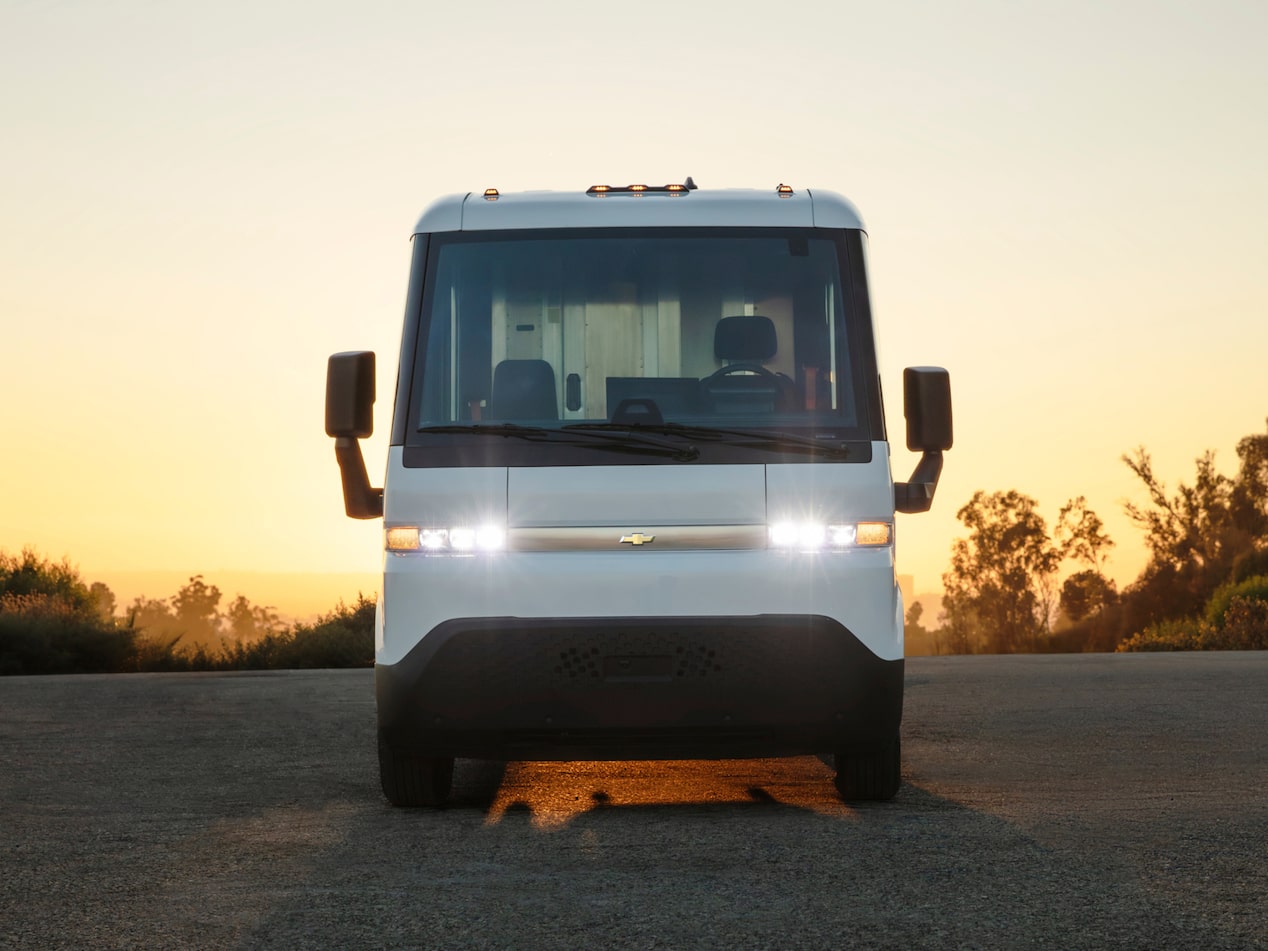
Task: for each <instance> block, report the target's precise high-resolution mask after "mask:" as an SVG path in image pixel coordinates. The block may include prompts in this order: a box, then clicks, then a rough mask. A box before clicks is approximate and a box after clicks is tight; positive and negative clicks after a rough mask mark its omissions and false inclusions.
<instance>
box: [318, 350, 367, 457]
mask: <svg viewBox="0 0 1268 951" xmlns="http://www.w3.org/2000/svg"><path fill="white" fill-rule="evenodd" d="M373 433H374V354H373V353H372V352H370V351H369V350H352V351H349V352H347V353H336V354H335V355H334V356H332V357H331V358H330V360H329V361H328V362H327V363H326V435H327V436H335V437H339V436H348V437H351V438H352V439H365V438H366V437H367V436H370V435H373Z"/></svg>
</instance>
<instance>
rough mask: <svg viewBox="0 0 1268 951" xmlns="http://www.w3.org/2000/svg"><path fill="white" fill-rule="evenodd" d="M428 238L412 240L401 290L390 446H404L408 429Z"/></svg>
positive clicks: (419, 236) (423, 235) (418, 237)
mask: <svg viewBox="0 0 1268 951" xmlns="http://www.w3.org/2000/svg"><path fill="white" fill-rule="evenodd" d="M427 246H428V238H427V235H425V234H420V235H416V236H415V237H414V253H413V257H412V259H411V263H410V269H409V287H408V288H407V289H406V291H405V323H404V324H403V326H402V328H401V353H400V362H399V364H398V365H397V370H396V401H395V402H394V403H393V404H392V442H391V444H392V445H393V446H403V445H405V433H406V432H407V431H408V429H409V422H408V419H409V407H410V383H411V380H412V378H413V375H414V352H415V351H416V350H417V349H418V321H419V319H420V318H421V317H422V313H423V275H424V274H425V273H426V271H427Z"/></svg>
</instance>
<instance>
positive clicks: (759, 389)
mask: <svg viewBox="0 0 1268 951" xmlns="http://www.w3.org/2000/svg"><path fill="white" fill-rule="evenodd" d="M778 346H779V344H778V339H777V336H776V333H775V324H774V322H773V321H772V320H771V319H770V318H769V317H763V316H761V315H759V314H748V315H743V316H737V317H723V318H722V319H721V320H719V321H718V324H717V326H716V327H715V328H714V331H713V353H714V356H716V357H717V358H718V359H719V360H721V361H723V362H724V363H726V364H727V365H726V366H724V367H722V369H720V370H717V371H716V372H714V373H713V374H712V375H710V376H707V377H705V378H704V379H703V380H701V381H700V389H701V390H702V391H703V393H704V394H705V396H706V397H707V398H708V400H709V402H710V403H712V405H713V411H714V412H715V413H718V414H719V415H724V416H739V415H751V414H758V415H761V414H766V413H774V412H776V411H780V410H787V409H791V408H792V407H793V406H795V405H796V392H795V386H796V385H795V384H794V383H793V381H792V380H790V379H788V378H787V377H786V376H784V375H782V374H777V373H775V372H773V371H771V370H768V369H766V367H764V366H763V365H762V364H764V363H765V362H766V361H767V360H769V359H770V358H771V357H773V356H774V355H775V352H776V350H777V349H778Z"/></svg>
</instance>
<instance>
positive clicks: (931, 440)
mask: <svg viewBox="0 0 1268 951" xmlns="http://www.w3.org/2000/svg"><path fill="white" fill-rule="evenodd" d="M903 415H904V416H905V417H906V418H907V448H908V449H910V450H912V451H914V452H920V453H921V456H920V462H918V463H917V464H916V471H915V472H913V473H912V474H911V479H910V480H909V481H907V482H895V483H894V510H895V511H898V512H907V513H914V512H927V511H929V509H930V507H931V506H932V505H933V494H934V492H935V491H936V490H937V488H938V477H939V476H941V475H942V453H943V452H944V451H946V450H947V449H950V448H951V443H952V428H951V375H950V374H949V373H947V371H946V370H944V369H942V367H908V368H907V369H906V370H904V371H903Z"/></svg>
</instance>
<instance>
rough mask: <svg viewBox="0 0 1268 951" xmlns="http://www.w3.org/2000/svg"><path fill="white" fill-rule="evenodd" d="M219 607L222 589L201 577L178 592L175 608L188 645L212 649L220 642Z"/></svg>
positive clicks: (178, 622)
mask: <svg viewBox="0 0 1268 951" xmlns="http://www.w3.org/2000/svg"><path fill="white" fill-rule="evenodd" d="M219 604H220V589H219V588H217V587H216V586H215V585H209V584H207V583H206V582H205V581H203V576H202V575H194V576H193V577H191V578H190V579H189V583H188V584H186V585H185V586H184V587H183V588H181V589H180V590H179V591H178V592H176V595H175V597H173V598H172V607H173V609H174V610H175V612H176V625H177V627H179V628H180V629H181V631H182V633H183V634H184V640H185V643H186V644H187V645H190V644H198V645H202V646H211V645H214V644H216V643H217V642H218V641H219V640H220V616H219V615H218V614H217V613H216V607H217V605H219Z"/></svg>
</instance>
